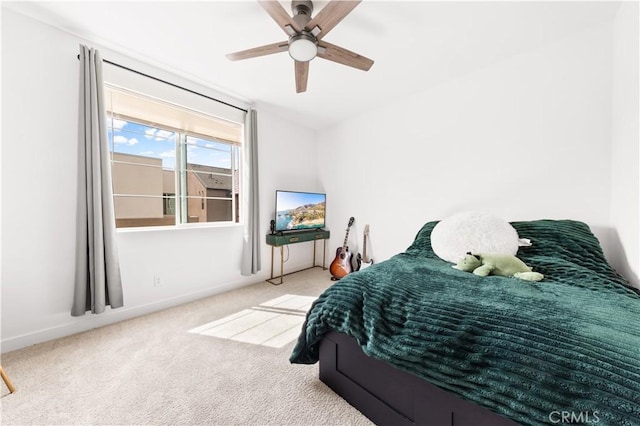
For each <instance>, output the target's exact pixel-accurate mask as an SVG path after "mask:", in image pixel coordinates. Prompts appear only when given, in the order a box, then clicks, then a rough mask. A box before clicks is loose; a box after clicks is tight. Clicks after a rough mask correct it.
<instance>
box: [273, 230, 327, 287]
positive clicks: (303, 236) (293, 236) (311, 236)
mask: <svg viewBox="0 0 640 426" xmlns="http://www.w3.org/2000/svg"><path fill="white" fill-rule="evenodd" d="M329 235H330V234H329V231H324V230H315V231H293V232H285V233H280V234H267V244H269V245H270V246H271V278H269V279H268V280H267V281H268V282H270V283H271V284H274V285H280V284H282V277H283V276H285V275H289V274H293V272H289V273H288V274H285V273H284V246H286V245H289V244H297V243H304V242H308V241H313V264H312V266H310V267H309V268H305V269H311V268H315V267H316V266H320V267H322V269H323V270H324V269H327V268H326V266H325V265H326V258H327V240H328V239H329ZM318 240H322V265H316V243H317V242H318ZM276 247H280V282H274V278H277V277H274V276H273V251H274V249H275V248H276ZM300 271H304V269H301V270H300ZM300 271H294V272H300Z"/></svg>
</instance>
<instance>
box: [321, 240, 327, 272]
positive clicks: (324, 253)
mask: <svg viewBox="0 0 640 426" xmlns="http://www.w3.org/2000/svg"><path fill="white" fill-rule="evenodd" d="M326 269H327V239H326V238H325V239H323V240H322V270H323V271H324V270H326Z"/></svg>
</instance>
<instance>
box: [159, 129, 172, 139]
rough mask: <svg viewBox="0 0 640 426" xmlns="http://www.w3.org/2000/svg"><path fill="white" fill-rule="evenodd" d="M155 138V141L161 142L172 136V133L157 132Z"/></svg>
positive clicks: (165, 131) (166, 131)
mask: <svg viewBox="0 0 640 426" xmlns="http://www.w3.org/2000/svg"><path fill="white" fill-rule="evenodd" d="M155 136H156V140H157V141H163V140H165V139H168V138H170V137H171V136H173V132H170V131H168V130H158V131H157V132H156V134H155Z"/></svg>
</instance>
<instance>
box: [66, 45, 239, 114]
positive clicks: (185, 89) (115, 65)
mask: <svg viewBox="0 0 640 426" xmlns="http://www.w3.org/2000/svg"><path fill="white" fill-rule="evenodd" d="M78 60H80V55H79V54H78ZM102 62H106V63H107V64H109V65H113V66H114V67H118V68H122V69H123V70H127V71H131V72H133V73H136V74H138V75H141V76H143V77H147V78H150V79H152V80H155V81H159V82H160V83H164V84H168V85H169V86H173V87H175V88H176V89H181V90H184V91H186V92H189V93H193V94H194V95H198V96H202V97H203V98H207V99H209V100H212V101H215V102H219V103H221V104H224V105H227V106H230V107H231V108H235V109H238V110H240V111H244V112H247V110H246V109H244V108H240V107H239V106H236V105H232V104H230V103H228V102H225V101H222V100H220V99H216V98H212V97H211V96H208V95H205V94H202V93H200V92H196V91H195V90H191V89H187V88H186V87H182V86H179V85H177V84H175V83H171V82H170V81H166V80H162V79H161V78H158V77H154V76H152V75H149V74H145V73H143V72H140V71H137V70H134V69H131V68H129V67H126V66H124V65H120V64H117V63H115V62H111V61H109V60H107V59H103V60H102Z"/></svg>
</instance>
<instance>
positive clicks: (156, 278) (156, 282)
mask: <svg viewBox="0 0 640 426" xmlns="http://www.w3.org/2000/svg"><path fill="white" fill-rule="evenodd" d="M153 286H154V287H160V276H159V275H154V276H153Z"/></svg>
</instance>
